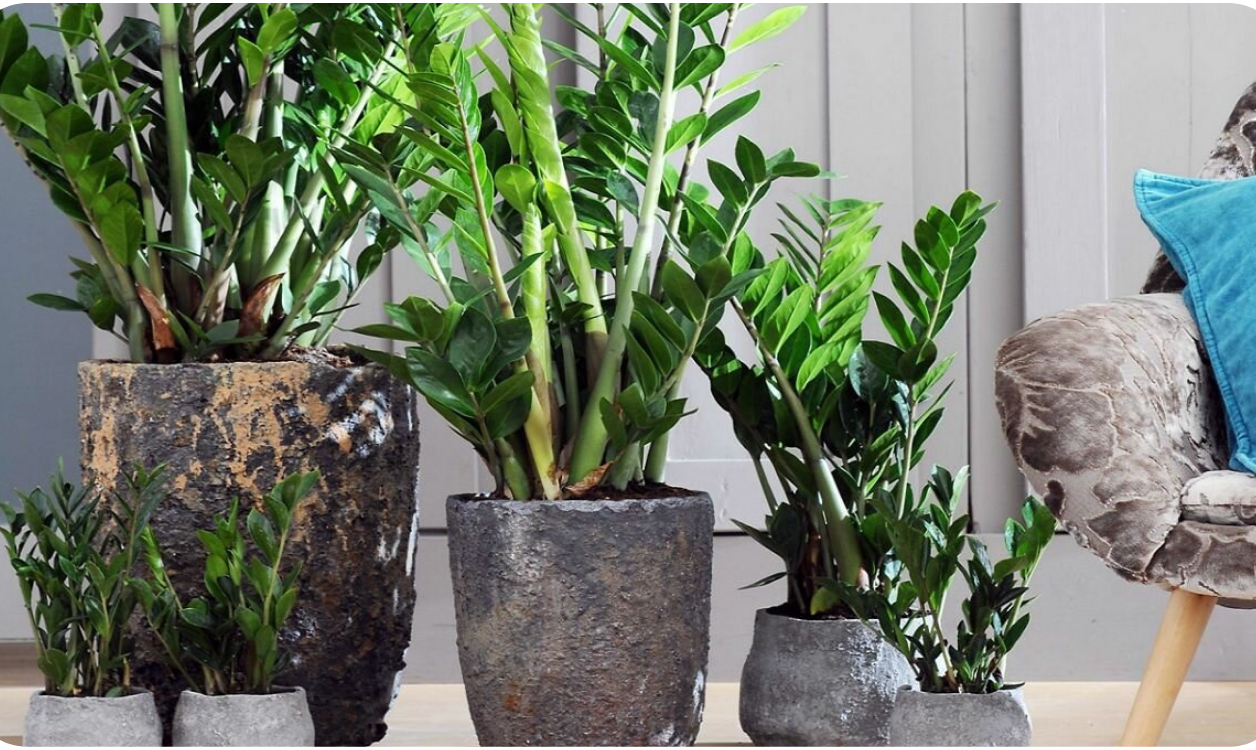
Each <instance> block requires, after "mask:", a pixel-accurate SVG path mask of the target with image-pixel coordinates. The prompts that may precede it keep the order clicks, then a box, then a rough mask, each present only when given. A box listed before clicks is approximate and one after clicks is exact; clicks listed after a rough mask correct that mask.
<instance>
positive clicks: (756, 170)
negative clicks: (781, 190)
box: [736, 136, 768, 185]
mask: <svg viewBox="0 0 1256 750" xmlns="http://www.w3.org/2000/svg"><path fill="white" fill-rule="evenodd" d="M736 156H737V168H738V169H740V170H741V175H742V177H744V178H746V182H749V183H751V184H755V185H757V184H759V183H761V182H763V181H765V180H766V179H767V177H768V167H767V160H766V159H764V158H763V151H762V150H761V149H760V148H759V147H758V146H756V145H755V144H754V142H753V141H751V140H750V139H749V138H746V137H745V136H738V137H737V148H736Z"/></svg>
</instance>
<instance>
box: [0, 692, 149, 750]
mask: <svg viewBox="0 0 1256 750" xmlns="http://www.w3.org/2000/svg"><path fill="white" fill-rule="evenodd" d="M23 731H24V734H23V736H22V744H23V745H25V746H26V747H155V746H158V745H160V744H161V719H160V718H159V717H158V716H157V707H156V705H155V704H154V703H153V695H152V693H149V692H147V691H143V690H141V691H136V692H135V693H132V694H131V695H124V696H121V697H118V698H62V697H60V696H56V695H45V694H44V693H42V692H40V693H35V694H34V695H32V696H31V703H30V709H29V710H28V711H27V713H26V726H25V729H24V730H23Z"/></svg>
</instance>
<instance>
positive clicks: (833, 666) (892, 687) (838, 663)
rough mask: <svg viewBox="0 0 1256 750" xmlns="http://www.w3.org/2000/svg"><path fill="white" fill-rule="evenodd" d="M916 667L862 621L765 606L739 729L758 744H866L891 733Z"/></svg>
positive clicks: (744, 680) (757, 623)
mask: <svg viewBox="0 0 1256 750" xmlns="http://www.w3.org/2000/svg"><path fill="white" fill-rule="evenodd" d="M913 681H914V678H913V675H912V671H911V666H910V665H909V664H908V663H907V660H906V659H904V658H903V656H902V654H900V653H899V652H898V651H896V650H895V649H893V648H891V647H890V645H889V644H887V643H886V642H885V641H884V640H882V639H881V637H880V636H878V635H877V634H876V633H875V632H874V631H873V630H872V629H871V628H869V627H868V626H867V625H865V624H863V623H862V622H860V621H859V620H803V619H799V618H796V617H789V616H787V615H781V614H775V613H773V612H771V611H770V610H766V609H761V610H759V611H758V613H757V614H756V615H755V620H754V644H753V645H752V646H751V648H750V655H749V656H748V657H747V658H746V666H745V667H744V668H743V669H742V672H741V711H740V715H741V728H742V730H743V731H744V732H745V733H746V734H747V735H749V736H750V739H751V740H752V741H753V742H754V744H756V745H766V746H777V747H780V746H812V745H821V746H829V745H838V746H857V747H868V746H877V745H884V744H886V742H887V741H888V740H889V722H890V712H891V711H892V710H893V708H894V697H895V695H896V694H897V693H898V690H899V688H901V687H903V686H904V685H910V684H912V683H913Z"/></svg>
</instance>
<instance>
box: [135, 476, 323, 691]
mask: <svg viewBox="0 0 1256 750" xmlns="http://www.w3.org/2000/svg"><path fill="white" fill-rule="evenodd" d="M318 481H319V475H318V472H310V473H307V474H295V475H293V476H290V477H288V478H287V479H284V480H283V481H282V482H280V483H279V484H278V485H276V486H275V488H274V489H273V490H272V491H271V492H270V493H269V494H268V495H266V496H265V497H264V498H262V500H261V503H260V507H252V508H250V509H249V510H248V513H247V515H245V516H244V518H243V519H242V518H241V508H240V502H239V499H238V498H237V499H235V500H233V501H232V502H231V508H230V510H229V511H228V512H227V513H226V515H221V516H218V517H217V518H216V519H215V521H214V528H213V529H208V530H201V531H198V532H197V537H198V538H199V539H200V541H201V544H202V545H203V546H204V548H205V569H204V576H203V581H202V582H203V584H204V589H205V594H204V595H201V596H196V597H193V598H191V599H190V600H187V601H184V599H183V597H181V596H180V595H179V593H178V591H177V590H176V587H175V582H173V581H171V579H170V577H169V574H168V573H167V571H166V566H165V563H164V561H163V560H162V554H161V549H160V546H159V544H158V541H157V538H156V536H155V535H154V534H153V533H152V531H151V530H150V531H148V532H146V533H145V534H144V536H143V541H144V547H145V556H146V558H147V560H148V567H149V569H150V571H151V573H152V578H151V580H137V581H134V582H133V583H132V585H133V587H134V589H135V591H136V593H137V594H138V596H139V598H140V601H141V603H142V605H143V607H144V612H145V614H146V615H147V617H148V621H149V624H150V625H151V627H152V629H153V631H154V632H155V633H156V635H157V639H158V641H159V642H160V643H161V646H162V648H163V649H164V650H165V653H166V658H167V660H168V662H169V664H170V666H171V667H172V668H173V669H175V670H176V671H177V672H179V673H180V674H181V675H182V676H183V678H184V679H185V680H186V681H187V683H188V685H189V686H190V687H191V688H192V689H194V690H197V691H199V692H202V693H205V694H206V695H225V694H234V693H260V694H265V693H269V692H271V691H272V689H273V687H274V678H275V676H276V675H277V674H280V673H281V672H283V670H284V669H285V668H286V667H287V666H288V656H287V653H286V652H285V651H284V649H283V648H282V646H281V645H280V633H281V632H282V631H283V627H284V624H285V623H286V622H287V621H288V618H289V616H290V615H291V614H292V610H293V608H294V607H295V606H296V601H297V596H298V589H299V587H298V579H299V578H300V575H301V565H300V563H297V564H293V565H285V563H284V551H285V549H286V547H287V543H288V539H289V537H290V535H291V533H292V521H293V516H294V515H295V514H296V512H297V509H298V506H299V505H300V504H301V502H302V501H303V500H304V499H305V498H306V497H307V496H308V495H309V493H310V491H311V490H312V489H313V488H314V485H316V484H317V483H318ZM241 521H243V526H244V528H243V529H241Z"/></svg>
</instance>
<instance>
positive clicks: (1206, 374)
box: [996, 84, 1256, 746]
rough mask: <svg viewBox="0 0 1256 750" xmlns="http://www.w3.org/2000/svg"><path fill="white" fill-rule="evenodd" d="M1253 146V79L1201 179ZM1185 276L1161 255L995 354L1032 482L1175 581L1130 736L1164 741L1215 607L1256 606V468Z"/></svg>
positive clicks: (1126, 738)
mask: <svg viewBox="0 0 1256 750" xmlns="http://www.w3.org/2000/svg"><path fill="white" fill-rule="evenodd" d="M1254 153H1256V84H1253V85H1252V86H1251V87H1249V88H1248V89H1247V91H1246V92H1244V94H1243V96H1242V98H1241V99H1240V100H1239V103H1238V105H1237V106H1236V107H1235V109H1234V111H1233V113H1232V114H1231V115H1230V119H1229V122H1228V123H1227V124H1226V127H1225V131H1224V132H1223V133H1222V135H1221V138H1220V140H1219V141H1218V142H1217V145H1216V147H1215V148H1214V150H1213V152H1212V154H1211V156H1210V157H1209V160H1208V163H1207V164H1206V165H1205V167H1204V169H1203V171H1202V173H1201V176H1203V177H1207V178H1212V179H1235V178H1239V177H1248V176H1251V175H1253V174H1256V169H1254V167H1253V154H1254ZM1131 177H1132V175H1131ZM1254 210H1256V207H1254ZM1182 286H1183V284H1182V280H1181V279H1180V278H1179V277H1178V276H1177V274H1176V273H1175V272H1174V271H1173V268H1172V267H1171V266H1170V265H1169V263H1168V262H1167V260H1166V259H1165V257H1164V255H1163V254H1160V255H1158V256H1157V257H1156V260H1155V263H1154V264H1153V266H1152V270H1151V273H1150V275H1149V277H1148V279H1147V282H1146V284H1145V286H1144V288H1143V294H1140V295H1138V296H1135V297H1126V298H1121V299H1114V300H1112V301H1109V302H1104V303H1099V304H1092V305H1084V306H1081V307H1078V308H1075V309H1072V310H1068V311H1066V312H1062V313H1058V314H1055V315H1049V316H1047V317H1044V318H1042V319H1040V320H1038V321H1036V322H1034V323H1031V324H1030V325H1029V326H1028V327H1026V328H1025V329H1024V330H1022V331H1020V332H1019V333H1017V334H1016V335H1014V336H1012V337H1011V338H1009V339H1008V340H1007V341H1006V342H1004V344H1003V346H1002V348H1001V349H1000V350H999V353H998V357H997V365H996V368H997V375H996V398H997V401H998V408H999V413H1000V415H1001V417H1002V420H1003V430H1004V434H1005V435H1006V437H1007V441H1008V445H1009V446H1010V447H1011V449H1012V453H1013V455H1014V456H1015V458H1016V461H1017V462H1018V463H1019V464H1020V467H1021V470H1022V471H1023V472H1024V474H1025V477H1026V478H1027V479H1028V480H1029V482H1030V483H1031V484H1032V485H1033V487H1034V489H1035V490H1037V491H1038V492H1039V493H1040V494H1041V495H1042V496H1043V499H1044V501H1045V502H1046V503H1047V505H1048V506H1049V507H1050V508H1051V510H1052V511H1053V512H1054V513H1055V515H1056V517H1057V518H1059V520H1060V522H1061V524H1062V525H1063V527H1064V528H1065V529H1067V530H1068V531H1069V533H1070V534H1072V535H1073V537H1074V539H1076V540H1077V542H1078V543H1079V544H1081V545H1082V546H1083V547H1085V548H1086V549H1088V550H1090V551H1091V552H1093V553H1094V554H1096V555H1098V556H1099V557H1100V558H1101V559H1103V561H1104V562H1105V563H1107V565H1108V566H1109V567H1110V568H1112V569H1113V570H1115V571H1116V572H1117V573H1118V574H1119V575H1121V576H1123V577H1124V578H1127V579H1129V580H1131V581H1137V582H1139V583H1144V584H1153V585H1158V586H1162V587H1164V588H1167V589H1170V590H1171V591H1172V595H1171V597H1170V600H1169V607H1168V611H1167V612H1166V614H1165V616H1164V620H1163V622H1162V623H1161V626H1160V631H1159V634H1158V635H1157V636H1156V641H1155V645H1154V647H1153V650H1152V654H1151V658H1150V660H1149V662H1148V665H1147V668H1146V671H1145V672H1144V674H1143V681H1142V684H1141V685H1140V687H1139V690H1138V697H1137V698H1136V699H1135V702H1134V708H1133V711H1132V712H1131V713H1130V716H1129V718H1128V720H1127V723H1126V727H1125V733H1124V735H1123V737H1122V744H1123V745H1134V746H1140V745H1154V744H1156V743H1157V742H1158V741H1159V739H1160V735H1161V733H1162V731H1163V729H1164V725H1165V722H1166V721H1167V719H1168V716H1169V713H1170V712H1171V711H1172V709H1173V703H1174V701H1175V700H1176V698H1177V695H1178V692H1179V690H1180V689H1181V686H1182V682H1183V680H1184V679H1185V677H1186V671H1187V669H1188V667H1189V666H1190V663H1191V660H1192V658H1193V657H1194V655H1195V651H1196V647H1197V646H1198V644H1199V640H1200V638H1201V636H1202V635H1203V632H1204V629H1205V627H1206V626H1207V623H1208V618H1209V616H1210V615H1211V613H1212V611H1213V608H1214V606H1215V605H1217V604H1218V603H1220V604H1221V605H1222V606H1242V607H1250V606H1253V604H1256V476H1252V475H1251V474H1246V473H1239V472H1233V471H1228V470H1227V468H1226V464H1227V460H1228V450H1227V443H1226V426H1225V419H1224V414H1223V412H1222V405H1221V400H1220V396H1219V394H1218V393H1217V388H1216V384H1215V382H1214V381H1213V377H1212V374H1211V371H1210V369H1209V365H1208V359H1207V354H1206V352H1205V351H1204V347H1203V343H1202V342H1201V341H1200V338H1199V331H1198V329H1197V328H1196V326H1195V323H1194V321H1193V320H1192V318H1191V316H1190V313H1189V312H1187V309H1186V306H1185V304H1184V303H1183V301H1182V296H1181V294H1180V290H1181V288H1182ZM1248 376H1249V377H1253V378H1256V372H1253V373H1250V374H1248Z"/></svg>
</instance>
